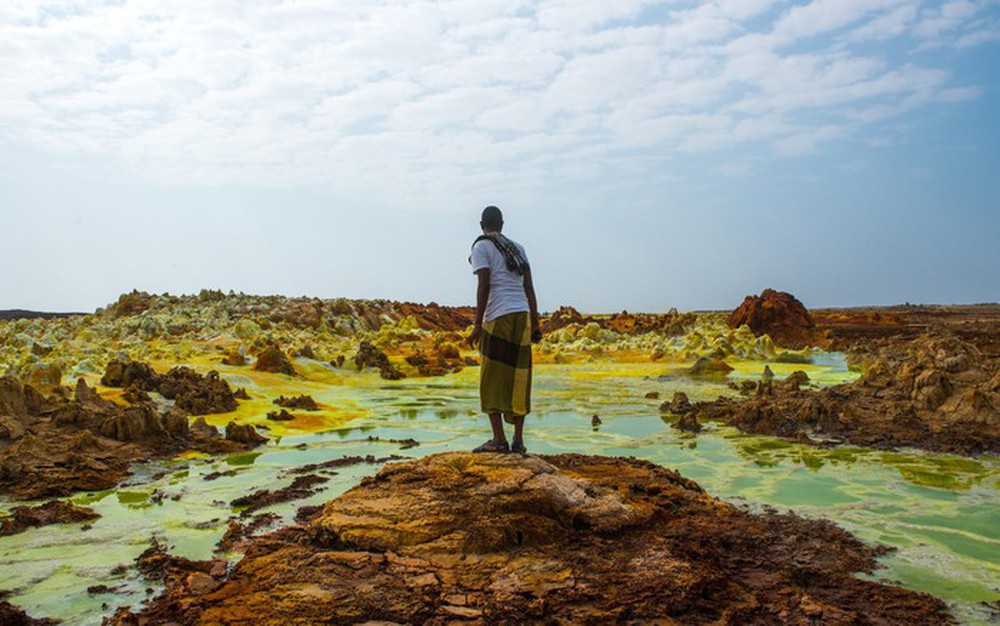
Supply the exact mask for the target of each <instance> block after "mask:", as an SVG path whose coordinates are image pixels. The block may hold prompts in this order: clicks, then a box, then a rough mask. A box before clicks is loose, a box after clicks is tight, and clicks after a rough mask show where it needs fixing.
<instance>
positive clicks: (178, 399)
mask: <svg viewBox="0 0 1000 626" xmlns="http://www.w3.org/2000/svg"><path fill="white" fill-rule="evenodd" d="M158 390H159V392H160V395H162V396H163V397H165V398H169V399H171V400H174V402H175V404H176V406H177V408H179V409H181V410H184V411H187V412H188V413H190V414H191V415H208V414H210V413H228V412H229V411H235V410H236V409H237V408H238V407H239V403H238V402H237V401H236V396H235V395H234V394H233V390H232V389H231V388H230V387H229V383H227V382H226V381H224V380H222V379H221V378H219V373H218V372H216V371H215V370H212V371H210V372H208V373H207V374H205V375H204V376H202V375H200V374H198V373H197V372H195V371H194V370H192V369H191V368H188V367H183V366H181V367H175V368H173V369H171V370H170V371H169V372H167V373H166V374H164V375H163V376H161V377H160V385H159V388H158Z"/></svg>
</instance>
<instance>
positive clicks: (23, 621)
mask: <svg viewBox="0 0 1000 626" xmlns="http://www.w3.org/2000/svg"><path fill="white" fill-rule="evenodd" d="M58 623H59V622H58V621H57V620H52V619H35V618H33V617H31V616H29V615H28V614H27V613H25V612H24V611H23V610H21V609H20V608H18V607H16V606H14V605H13V604H11V603H10V602H7V601H5V600H0V624H3V625H4V626H55V624H58Z"/></svg>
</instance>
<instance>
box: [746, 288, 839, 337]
mask: <svg viewBox="0 0 1000 626" xmlns="http://www.w3.org/2000/svg"><path fill="white" fill-rule="evenodd" d="M744 324H745V325H747V326H749V327H750V330H752V331H753V332H754V334H755V335H764V334H767V335H770V336H771V339H773V340H774V342H775V343H776V344H778V345H781V346H785V347H787V348H796V349H798V348H802V347H805V346H807V345H810V344H813V343H815V342H817V341H818V340H819V339H821V338H820V336H819V335H818V333H816V331H815V324H814V323H813V320H812V317H810V315H809V311H807V310H806V307H805V306H803V304H802V303H801V302H799V301H798V300H797V299H796V298H795V296H793V295H792V294H790V293H785V292H784V291H775V290H773V289H765V290H764V291H763V292H761V294H760V295H759V296H747V297H746V298H744V300H743V303H742V304H741V305H740V306H739V307H738V308H737V309H736V310H735V311H733V312H732V313H731V314H730V315H729V326H730V327H731V328H739V327H740V326H743V325H744Z"/></svg>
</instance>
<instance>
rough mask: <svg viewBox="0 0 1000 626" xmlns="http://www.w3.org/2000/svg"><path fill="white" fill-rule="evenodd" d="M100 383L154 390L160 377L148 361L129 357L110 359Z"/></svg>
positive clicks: (106, 385)
mask: <svg viewBox="0 0 1000 626" xmlns="http://www.w3.org/2000/svg"><path fill="white" fill-rule="evenodd" d="M101 384H102V385H104V386H105V387H120V388H122V389H124V388H127V387H133V386H134V387H137V388H139V389H141V390H143V391H156V389H157V387H159V384H160V377H159V376H158V375H157V374H156V372H154V371H153V368H152V367H150V365H149V364H148V363H137V362H135V361H132V360H131V359H112V360H111V361H109V362H108V366H107V367H106V368H105V370H104V376H102V377H101Z"/></svg>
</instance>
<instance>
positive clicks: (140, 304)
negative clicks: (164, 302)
mask: <svg viewBox="0 0 1000 626" xmlns="http://www.w3.org/2000/svg"><path fill="white" fill-rule="evenodd" d="M155 301H156V296H154V295H150V294H148V293H146V292H145V291H139V290H137V289H133V290H132V291H131V292H130V293H123V294H122V295H120V296H119V297H118V301H117V302H115V303H114V304H112V305H111V306H109V307H108V312H109V313H111V315H113V316H114V317H126V316H130V315H139V314H140V313H142V312H143V311H145V310H146V309H148V308H149V307H151V306H152V305H153V303H154V302H155Z"/></svg>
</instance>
